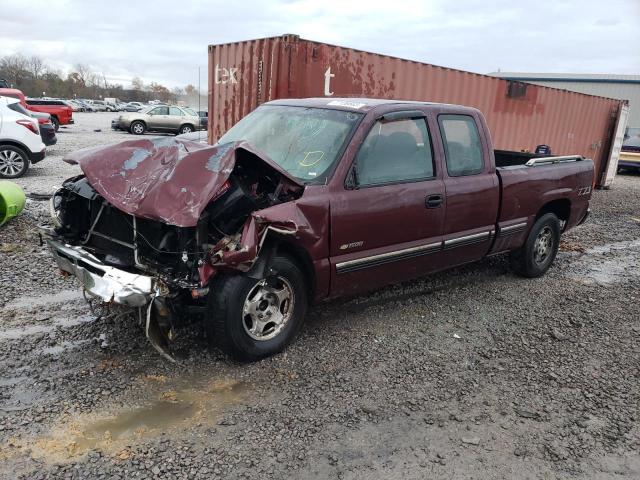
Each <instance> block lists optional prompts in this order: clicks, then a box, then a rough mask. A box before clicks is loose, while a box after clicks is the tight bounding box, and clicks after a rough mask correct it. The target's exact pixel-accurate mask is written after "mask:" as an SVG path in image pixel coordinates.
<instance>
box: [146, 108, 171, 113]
mask: <svg viewBox="0 0 640 480" xmlns="http://www.w3.org/2000/svg"><path fill="white" fill-rule="evenodd" d="M149 115H169V107H157V108H154V109H153V110H151V111H150V112H149Z"/></svg>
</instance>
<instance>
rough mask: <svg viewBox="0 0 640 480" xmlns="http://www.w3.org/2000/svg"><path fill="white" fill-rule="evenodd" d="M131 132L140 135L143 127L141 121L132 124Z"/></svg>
mask: <svg viewBox="0 0 640 480" xmlns="http://www.w3.org/2000/svg"><path fill="white" fill-rule="evenodd" d="M133 133H136V134H138V135H140V134H142V133H144V127H143V126H142V124H141V123H136V124H135V125H134V126H133Z"/></svg>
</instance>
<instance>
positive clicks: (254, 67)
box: [209, 35, 621, 181]
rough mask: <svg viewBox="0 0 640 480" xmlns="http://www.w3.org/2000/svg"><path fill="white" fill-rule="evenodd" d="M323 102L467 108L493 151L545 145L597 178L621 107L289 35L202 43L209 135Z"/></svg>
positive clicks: (612, 102)
mask: <svg viewBox="0 0 640 480" xmlns="http://www.w3.org/2000/svg"><path fill="white" fill-rule="evenodd" d="M520 85H521V84H520ZM517 86H518V85H517V84H516V87H517ZM510 91H511V92H512V93H511V95H509V92H510ZM513 92H516V93H515V94H514V93H513ZM322 96H327V97H331V96H333V97H338V96H363V97H374V98H393V99H405V100H421V101H429V102H442V103H454V104H461V105H469V106H472V107H475V108H478V109H479V110H481V111H482V112H483V113H484V115H485V117H486V118H487V122H488V124H489V127H490V129H491V132H492V139H493V142H494V146H495V148H496V149H504V150H530V151H533V149H535V147H536V145H539V144H547V145H550V146H551V148H552V151H553V153H554V154H557V155H564V154H581V155H584V156H586V157H590V158H593V159H594V161H595V163H596V181H598V180H599V178H600V172H602V170H603V168H604V166H605V164H606V161H607V157H608V154H609V146H610V140H611V136H612V133H613V128H614V125H615V120H616V118H617V115H618V112H619V109H620V105H621V102H620V101H619V100H614V99H609V98H604V97H594V96H589V95H583V94H580V93H574V92H567V91H562V90H557V89H553V88H547V87H542V86H537V85H526V88H523V89H518V88H511V89H510V82H509V81H507V80H503V79H499V78H495V77H489V76H486V75H479V74H475V73H470V72H464V71H460V70H453V69H449V68H444V67H438V66H435V65H429V64H425V63H419V62H414V61H411V60H404V59H401V58H396V57H389V56H384V55H378V54H374V53H369V52H363V51H359V50H353V49H349V48H344V47H338V46H334V45H327V44H324V43H318V42H312V41H309V40H302V39H300V38H299V37H297V36H296V35H283V36H281V37H271V38H264V39H259V40H250V41H245V42H237V43H228V44H223V45H211V46H209V116H210V117H209V135H210V138H213V139H215V138H219V137H220V136H221V135H222V134H223V133H224V132H225V131H226V130H228V129H229V128H230V127H231V126H232V125H233V124H234V123H236V122H237V121H238V120H240V119H241V118H242V117H243V116H245V115H246V114H248V113H249V112H251V111H252V110H253V109H254V108H256V107H257V106H258V105H260V104H261V103H263V102H267V101H269V100H275V99H278V98H303V97H322Z"/></svg>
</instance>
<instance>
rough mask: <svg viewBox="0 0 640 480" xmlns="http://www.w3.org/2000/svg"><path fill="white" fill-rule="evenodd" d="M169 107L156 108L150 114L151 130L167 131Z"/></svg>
mask: <svg viewBox="0 0 640 480" xmlns="http://www.w3.org/2000/svg"><path fill="white" fill-rule="evenodd" d="M168 117H169V107H156V108H154V109H153V110H151V111H150V112H149V120H148V124H149V129H150V130H159V131H164V130H166V129H167V122H168Z"/></svg>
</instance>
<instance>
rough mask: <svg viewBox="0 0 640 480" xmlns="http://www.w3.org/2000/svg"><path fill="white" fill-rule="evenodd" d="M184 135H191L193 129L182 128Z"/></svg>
mask: <svg viewBox="0 0 640 480" xmlns="http://www.w3.org/2000/svg"><path fill="white" fill-rule="evenodd" d="M182 133H191V127H188V126H186V127H182Z"/></svg>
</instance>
